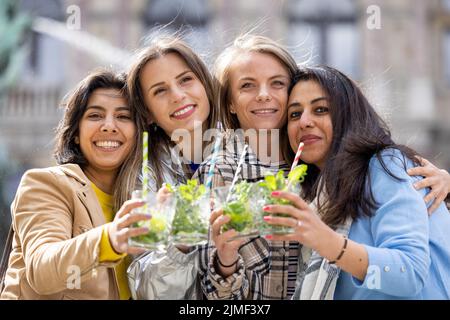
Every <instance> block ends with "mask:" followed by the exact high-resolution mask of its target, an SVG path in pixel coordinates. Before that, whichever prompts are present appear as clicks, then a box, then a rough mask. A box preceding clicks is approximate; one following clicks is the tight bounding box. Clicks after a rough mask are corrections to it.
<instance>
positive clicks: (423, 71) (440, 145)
mask: <svg viewBox="0 0 450 320" xmlns="http://www.w3.org/2000/svg"><path fill="white" fill-rule="evenodd" d="M73 6H76V8H79V13H80V30H81V31H85V32H88V33H90V34H92V35H95V36H96V37H98V38H100V39H104V40H106V41H108V42H109V43H111V44H112V45H113V46H115V47H118V48H121V49H125V50H127V51H129V52H133V51H134V50H135V49H136V48H137V47H138V46H139V45H140V44H142V42H143V41H142V40H143V38H144V37H145V36H146V35H148V33H149V32H150V31H151V30H152V29H153V28H155V25H167V24H168V25H169V26H168V27H167V28H166V29H173V30H177V29H179V28H180V27H181V26H182V25H189V26H190V28H189V30H191V33H190V34H189V36H188V39H187V40H188V41H189V42H190V43H191V45H192V46H194V48H196V49H197V50H198V51H199V52H200V53H201V54H202V55H203V56H204V58H205V60H206V61H207V63H208V64H209V65H211V63H212V62H213V60H214V58H215V56H216V55H217V53H218V52H220V51H221V50H222V49H223V48H224V46H225V45H227V44H229V43H230V41H232V39H233V38H234V37H235V36H236V35H238V34H239V33H242V32H246V31H250V30H252V29H254V31H253V32H254V33H262V34H265V35H267V36H270V37H272V38H274V39H275V40H278V41H280V42H281V43H284V44H285V45H286V46H288V47H289V49H290V50H291V52H292V53H293V54H294V55H295V57H296V59H297V61H298V62H305V61H309V63H325V64H330V65H332V66H335V67H337V68H338V69H340V70H342V71H344V72H346V73H348V74H349V75H350V76H352V77H353V78H354V79H355V80H357V81H358V82H359V83H361V85H362V86H363V88H364V89H365V91H366V93H367V94H368V95H369V97H370V100H371V101H372V102H373V103H374V105H375V106H376V108H377V110H378V111H379V112H380V113H382V114H383V115H384V116H385V118H386V119H387V120H388V123H389V124H390V126H391V128H392V132H393V134H394V137H396V138H397V140H398V141H399V142H402V143H407V144H408V145H410V146H411V147H413V148H415V149H417V150H418V151H419V152H421V153H422V154H424V155H425V156H426V157H428V158H429V159H430V160H431V161H432V162H434V163H435V164H437V165H438V166H440V167H442V168H445V169H447V170H449V169H450V0H428V1H423V0H396V1H390V0H284V1H275V0H246V1H237V0H211V1H207V0H112V1H103V0H89V1H88V0H71V1H70V0H60V1H58V0H39V1H32V0H22V1H21V5H20V10H22V11H24V12H28V13H30V14H32V15H37V16H43V17H48V18H51V19H55V20H58V21H60V22H62V23H66V21H67V19H69V17H71V12H72V11H71V9H73ZM67 32H69V33H70V32H71V30H68V31H67ZM28 46H29V55H28V58H27V61H26V62H25V63H24V65H23V70H22V73H21V75H20V77H19V80H18V82H17V83H16V84H15V85H14V86H13V87H12V88H11V89H10V90H9V92H8V93H7V95H6V96H4V97H2V98H0V162H3V164H1V163H0V166H1V165H3V166H4V167H7V168H12V169H8V170H9V171H8V170H6V171H7V173H8V172H9V173H12V172H18V173H19V174H16V175H15V176H14V178H11V177H10V176H7V174H6V175H5V174H3V177H2V181H1V183H2V184H3V186H4V187H3V189H5V185H6V184H7V181H11V180H12V181H13V182H10V183H9V184H8V186H9V189H8V188H6V189H8V190H7V191H5V190H3V195H2V197H3V202H4V203H7V202H8V201H10V199H11V197H12V196H13V195H14V190H13V189H14V186H15V183H17V179H18V178H17V177H20V174H21V173H22V171H23V169H25V168H28V167H42V166H48V165H53V164H54V161H53V159H52V156H51V154H52V149H53V142H54V140H53V139H54V130H53V129H54V128H55V127H56V125H57V122H58V120H59V119H60V117H61V111H60V110H59V109H58V105H59V103H60V101H61V98H62V97H63V95H64V94H65V93H67V92H68V91H69V90H70V89H71V88H72V87H73V86H74V85H75V84H76V83H77V82H78V81H79V80H81V79H82V78H83V77H84V76H85V75H86V74H87V72H88V71H89V70H91V69H93V68H95V67H98V66H109V64H108V63H105V61H102V59H98V58H95V57H93V56H91V55H89V54H87V53H86V52H84V51H80V50H78V49H74V47H73V46H72V45H69V44H67V43H64V42H61V41H60V40H57V39H54V38H52V37H49V36H47V35H45V34H39V33H36V32H33V33H32V34H31V35H30V36H29V38H28ZM113 67H114V66H113ZM2 159H3V160H2ZM8 179H9V180H8ZM14 179H15V180H14ZM0 190H1V189H0Z"/></svg>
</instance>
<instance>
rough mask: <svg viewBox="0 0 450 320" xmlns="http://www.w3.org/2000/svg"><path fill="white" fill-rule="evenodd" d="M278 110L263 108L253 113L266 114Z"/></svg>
mask: <svg viewBox="0 0 450 320" xmlns="http://www.w3.org/2000/svg"><path fill="white" fill-rule="evenodd" d="M276 111H277V110H275V109H262V110H255V111H253V113H257V114H265V113H275V112H276Z"/></svg>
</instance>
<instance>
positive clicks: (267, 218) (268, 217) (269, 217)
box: [263, 216, 272, 221]
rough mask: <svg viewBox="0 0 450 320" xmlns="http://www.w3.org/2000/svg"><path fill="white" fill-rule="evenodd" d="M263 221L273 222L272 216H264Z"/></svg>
mask: <svg viewBox="0 0 450 320" xmlns="http://www.w3.org/2000/svg"><path fill="white" fill-rule="evenodd" d="M263 219H264V221H269V220H272V216H264V217H263Z"/></svg>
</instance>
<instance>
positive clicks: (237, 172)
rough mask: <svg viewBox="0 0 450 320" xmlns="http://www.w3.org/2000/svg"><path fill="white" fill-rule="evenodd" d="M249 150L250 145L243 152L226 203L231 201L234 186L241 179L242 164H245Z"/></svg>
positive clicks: (246, 145)
mask: <svg viewBox="0 0 450 320" xmlns="http://www.w3.org/2000/svg"><path fill="white" fill-rule="evenodd" d="M247 149H248V144H245V146H244V149H243V150H242V154H241V158H240V159H239V162H238V166H237V168H236V173H235V174H234V177H233V182H232V183H231V186H230V189H228V195H227V199H226V202H228V201H229V200H230V197H231V193H232V190H233V188H234V185H235V184H236V182H237V180H238V178H239V174H240V173H241V170H242V164H243V163H244V161H245V155H246V154H247Z"/></svg>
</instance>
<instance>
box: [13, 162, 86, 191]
mask: <svg viewBox="0 0 450 320" xmlns="http://www.w3.org/2000/svg"><path fill="white" fill-rule="evenodd" d="M66 183H68V184H73V183H77V184H81V185H85V184H87V178H86V176H85V175H84V173H83V171H82V170H81V168H80V166H78V165H77V164H65V165H59V166H53V167H47V168H35V169H30V170H27V171H26V172H25V173H24V175H23V176H22V179H21V182H20V187H25V186H28V187H32V186H37V185H40V186H42V185H48V186H51V185H54V186H55V187H57V188H62V187H64V185H65V184H66Z"/></svg>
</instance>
